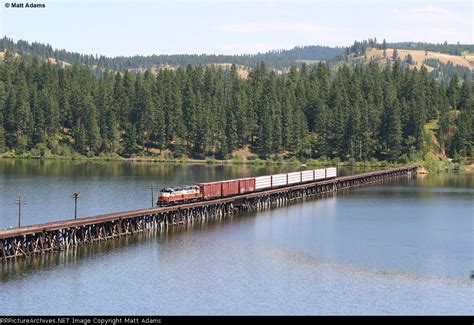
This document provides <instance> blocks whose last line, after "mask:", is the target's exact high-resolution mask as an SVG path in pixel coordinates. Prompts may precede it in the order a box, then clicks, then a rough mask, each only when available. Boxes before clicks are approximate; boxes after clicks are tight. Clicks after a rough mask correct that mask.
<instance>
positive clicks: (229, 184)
mask: <svg viewBox="0 0 474 325" xmlns="http://www.w3.org/2000/svg"><path fill="white" fill-rule="evenodd" d="M221 186H222V196H229V195H235V194H238V193H239V180H238V179H232V180H228V181H222V182H221Z"/></svg>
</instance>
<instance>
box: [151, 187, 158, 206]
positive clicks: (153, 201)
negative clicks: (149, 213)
mask: <svg viewBox="0 0 474 325" xmlns="http://www.w3.org/2000/svg"><path fill="white" fill-rule="evenodd" d="M156 188H157V187H156V186H153V183H152V184H151V185H150V187H149V189H150V190H151V207H152V208H153V207H154V206H155V194H154V192H153V190H154V189H156Z"/></svg>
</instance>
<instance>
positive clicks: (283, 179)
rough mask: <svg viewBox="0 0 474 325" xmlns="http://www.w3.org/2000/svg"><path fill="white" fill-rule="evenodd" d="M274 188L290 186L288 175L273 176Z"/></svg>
mask: <svg viewBox="0 0 474 325" xmlns="http://www.w3.org/2000/svg"><path fill="white" fill-rule="evenodd" d="M271 177H272V187H278V186H284V185H287V184H288V179H287V175H286V174H276V175H272V176H271Z"/></svg>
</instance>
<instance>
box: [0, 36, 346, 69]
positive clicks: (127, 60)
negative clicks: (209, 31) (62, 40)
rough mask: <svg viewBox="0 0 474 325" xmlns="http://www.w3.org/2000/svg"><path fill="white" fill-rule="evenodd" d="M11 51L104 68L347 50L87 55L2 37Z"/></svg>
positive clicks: (269, 60) (270, 59)
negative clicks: (237, 53) (227, 53)
mask: <svg viewBox="0 0 474 325" xmlns="http://www.w3.org/2000/svg"><path fill="white" fill-rule="evenodd" d="M7 50H8V51H10V52H16V53H20V54H31V55H34V56H39V57H41V58H43V59H48V58H54V59H56V60H61V61H65V62H68V63H71V64H84V65H88V66H95V67H97V69H99V70H100V71H101V70H102V69H111V70H125V69H137V68H144V69H151V68H153V67H160V66H166V65H171V66H182V67H185V66H186V65H188V64H191V65H206V64H218V63H233V64H237V65H243V66H246V67H254V66H256V65H257V64H258V63H259V62H261V61H264V62H265V63H266V65H267V66H268V67H271V68H277V69H282V68H288V67H290V66H291V65H293V64H296V63H297V61H298V60H323V61H325V60H329V59H332V58H334V57H335V56H337V55H339V54H342V53H344V48H342V47H329V46H321V45H313V46H302V47H300V46H297V47H294V48H293V49H290V50H274V51H268V52H265V53H258V54H242V55H215V54H175V55H149V56H143V55H135V56H129V57H127V56H117V57H106V56H103V55H100V56H98V55H87V54H80V53H76V52H69V51H66V50H58V49H53V47H52V46H51V45H49V44H42V43H37V42H33V43H31V44H30V43H29V42H27V41H23V40H19V41H17V42H15V41H13V40H12V39H10V38H8V37H6V36H5V37H3V38H2V39H0V51H7Z"/></svg>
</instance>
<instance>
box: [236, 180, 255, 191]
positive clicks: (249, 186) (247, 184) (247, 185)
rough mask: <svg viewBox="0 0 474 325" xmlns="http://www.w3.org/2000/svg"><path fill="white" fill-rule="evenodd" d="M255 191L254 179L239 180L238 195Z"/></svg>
mask: <svg viewBox="0 0 474 325" xmlns="http://www.w3.org/2000/svg"><path fill="white" fill-rule="evenodd" d="M254 191H255V178H242V179H239V193H240V194H244V193H250V192H254Z"/></svg>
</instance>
